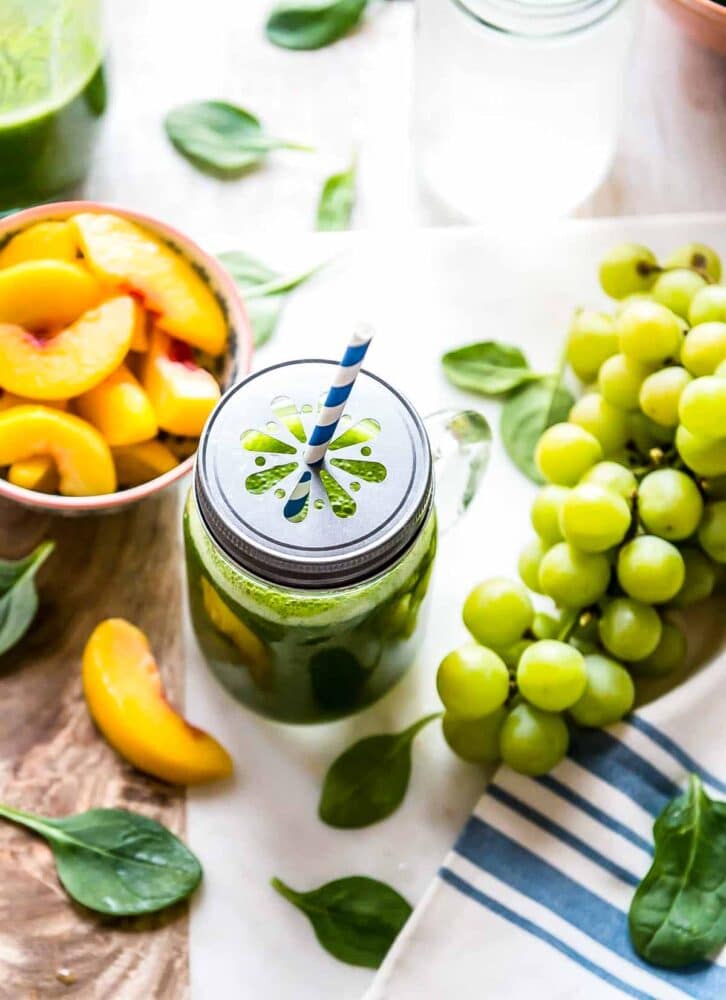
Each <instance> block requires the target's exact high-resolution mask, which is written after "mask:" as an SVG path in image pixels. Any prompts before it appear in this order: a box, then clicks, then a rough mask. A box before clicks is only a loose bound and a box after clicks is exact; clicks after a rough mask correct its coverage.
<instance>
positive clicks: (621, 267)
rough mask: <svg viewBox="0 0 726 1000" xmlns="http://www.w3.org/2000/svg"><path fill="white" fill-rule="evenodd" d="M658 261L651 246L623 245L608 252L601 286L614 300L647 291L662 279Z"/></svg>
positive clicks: (601, 269)
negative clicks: (657, 280)
mask: <svg viewBox="0 0 726 1000" xmlns="http://www.w3.org/2000/svg"><path fill="white" fill-rule="evenodd" d="M658 271H659V267H658V261H657V260H656V258H655V255H654V254H653V252H652V251H651V250H649V249H648V248H647V247H644V246H639V245H638V244H637V243H621V244H620V245H619V246H616V247H613V249H612V250H610V251H609V253H607V254H606V255H605V256H604V257H603V259H602V262H601V264H600V284H601V286H602V290H603V291H604V292H605V294H606V295H609V296H610V298H611V299H624V298H625V296H626V295H633V294H635V293H637V292H647V291H648V290H649V289H650V288H652V286H653V282H654V281H655V279H656V277H657V276H658Z"/></svg>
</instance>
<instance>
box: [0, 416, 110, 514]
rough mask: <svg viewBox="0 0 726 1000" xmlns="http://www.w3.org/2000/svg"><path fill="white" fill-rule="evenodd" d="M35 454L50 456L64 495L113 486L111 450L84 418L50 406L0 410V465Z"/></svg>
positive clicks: (82, 494)
mask: <svg viewBox="0 0 726 1000" xmlns="http://www.w3.org/2000/svg"><path fill="white" fill-rule="evenodd" d="M36 455H48V456H49V457H50V458H52V459H53V461H54V462H55V465H56V467H57V469H58V475H59V477H60V487H59V488H60V492H61V493H63V494H64V495H65V496H70V497H85V496H96V495H97V494H101V493H113V491H114V490H115V489H116V470H115V469H114V465H113V459H112V458H111V451H110V449H109V447H108V445H107V444H106V442H105V441H104V440H103V438H102V437H101V435H100V434H99V433H98V431H97V430H96V428H95V427H91V425H90V424H89V423H86V421H85V420H81V418H80V417H76V416H74V415H73V414H72V413H61V412H60V410H54V409H52V408H51V407H49V406H14V407H13V408H12V409H10V410H5V411H3V412H2V413H0V466H2V465H13V464H14V463H15V462H22V461H24V460H25V459H28V458H34V457H35V456H36Z"/></svg>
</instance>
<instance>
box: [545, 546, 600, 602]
mask: <svg viewBox="0 0 726 1000" xmlns="http://www.w3.org/2000/svg"><path fill="white" fill-rule="evenodd" d="M609 582H610V563H609V561H608V558H607V556H605V555H603V554H602V553H600V552H581V551H580V550H579V549H576V548H575V547H574V546H573V545H569V544H568V543H567V542H560V543H559V544H557V545H553V546H552V548H551V549H550V550H549V552H547V553H545V555H544V557H543V559H542V562H541V563H540V567H539V585H540V589H541V590H542V592H543V593H544V594H547V596H548V597H551V598H552V600H553V601H554V602H555V604H557V605H559V606H560V607H562V608H585V607H587V606H588V605H589V604H594V603H595V601H598V600H599V599H600V598H601V597H602V595H603V594H604V593H605V591H606V590H607V588H608V583H609Z"/></svg>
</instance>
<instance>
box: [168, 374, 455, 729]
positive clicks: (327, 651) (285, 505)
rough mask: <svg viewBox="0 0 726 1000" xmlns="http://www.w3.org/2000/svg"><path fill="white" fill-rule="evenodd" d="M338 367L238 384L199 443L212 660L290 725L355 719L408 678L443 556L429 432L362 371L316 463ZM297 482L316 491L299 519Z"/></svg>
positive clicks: (187, 534) (197, 490)
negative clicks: (324, 406)
mask: <svg viewBox="0 0 726 1000" xmlns="http://www.w3.org/2000/svg"><path fill="white" fill-rule="evenodd" d="M334 370H335V366H332V369H331V364H330V363H329V362H324V361H301V362H289V363H288V364H285V365H277V366H274V367H273V368H269V369H266V370H265V371H261V372H257V373H255V374H253V375H251V376H249V377H248V378H247V379H246V380H245V381H244V382H242V383H241V384H240V385H237V386H235V387H234V388H232V389H231V390H229V392H228V393H227V394H226V395H225V396H224V397H223V399H222V400H221V401H220V403H219V405H218V407H217V408H216V410H215V411H214V413H213V414H212V416H211V417H210V419H209V421H208V423H207V425H206V427H205V430H204V433H203V435H202V438H201V440H200V444H199V451H198V453H197V460H196V469H195V481H194V486H193V488H192V490H191V491H190V494H189V498H188V500H187V504H186V509H185V513H184V540H185V547H186V556H187V581H188V587H189V602H190V610H191V616H192V623H193V625H194V630H195V633H196V636H197V640H198V643H199V646H200V648H201V650H202V653H203V654H204V657H205V659H206V661H207V663H208V664H209V667H210V669H211V670H212V672H213V673H214V675H215V676H216V677H217V679H218V680H219V681H220V682H221V683H222V684H223V685H224V687H225V688H227V690H228V691H229V692H230V693H231V694H232V695H233V696H234V697H235V698H237V699H238V700H239V701H241V702H242V703H244V704H245V705H247V706H248V707H250V708H253V709H254V710H255V711H258V712H260V713H262V714H264V715H267V716H270V717H271V718H274V719H278V720H280V721H283V722H321V721H325V720H328V719H333V718H336V717H338V716H342V715H347V714H350V713H351V712H355V711H357V710H358V709H360V708H363V707H364V706H366V705H369V704H370V703H371V702H373V701H375V700H376V699H378V698H380V697H381V696H382V695H383V694H385V693H386V691H388V690H389V689H390V688H391V687H392V686H393V685H394V684H395V683H396V682H397V681H398V680H399V679H400V678H401V677H402V676H403V674H404V672H405V671H406V670H407V669H408V668H409V667H410V666H411V664H412V662H413V661H414V659H415V654H416V650H417V648H418V645H419V643H420V641H421V636H422V623H423V619H424V617H425V616H424V611H425V604H424V602H425V597H426V592H427V590H428V585H429V580H430V577H431V571H432V568H433V563H434V557H435V553H436V516H435V513H434V507H433V470H432V458H431V450H430V447H429V443H428V438H427V436H426V431H425V429H424V426H423V423H422V421H421V419H420V417H419V416H418V414H417V413H416V411H415V410H414V409H413V407H412V406H411V405H410V403H408V402H407V401H406V400H405V399H404V398H403V397H402V396H400V394H399V393H397V392H396V391H395V390H394V389H392V388H391V387H390V386H389V385H388V384H387V383H385V382H384V381H383V380H382V379H379V378H377V377H376V376H373V375H371V374H370V373H368V372H365V371H362V372H361V373H360V374H359V376H358V378H357V380H356V384H355V388H354V391H353V393H352V394H351V399H350V400H349V402H348V407H347V409H348V410H349V411H350V412H346V415H345V419H344V420H343V421H341V426H340V427H339V429H338V432H337V435H336V436H335V437H334V438H333V440H332V442H331V444H330V446H329V448H328V452H327V454H326V456H325V458H324V459H323V464H322V466H320V467H319V468H318V467H314V468H312V470H311V468H310V467H308V466H307V465H306V463H305V461H304V459H303V455H304V451H305V446H306V442H307V440H308V436H309V434H310V431H311V428H312V426H313V423H314V421H315V418H316V412H315V410H314V407H315V404H316V402H317V400H318V397H319V396H320V387H321V386H323V387H324V386H325V385H326V383H329V382H330V379H331V374H332V372H333V371H334ZM311 476H312V478H311ZM301 477H305V480H307V481H309V482H310V486H309V493H308V495H307V499H306V500H305V501H304V506H303V508H302V511H300V508H299V506H297V507H295V505H293V507H295V509H294V512H293V509H292V508H291V506H290V504H289V501H290V498H291V497H293V495H294V496H298V495H299V494H298V493H297V490H298V489H299V488H300V483H301V482H303V481H304V480H303V479H302V478H301Z"/></svg>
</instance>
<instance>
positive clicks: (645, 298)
mask: <svg viewBox="0 0 726 1000" xmlns="http://www.w3.org/2000/svg"><path fill="white" fill-rule="evenodd" d="M652 301H653V296H652V295H651V294H650V292H633V294H632V295H626V296H625V298H624V299H620V300H619V301H618V302H616V303H615V319H617V318H618V316H619V315H620V314H621V312H622V311H623V310H624V309H627V308H628V306H629V305H632V304H633V302H652Z"/></svg>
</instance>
